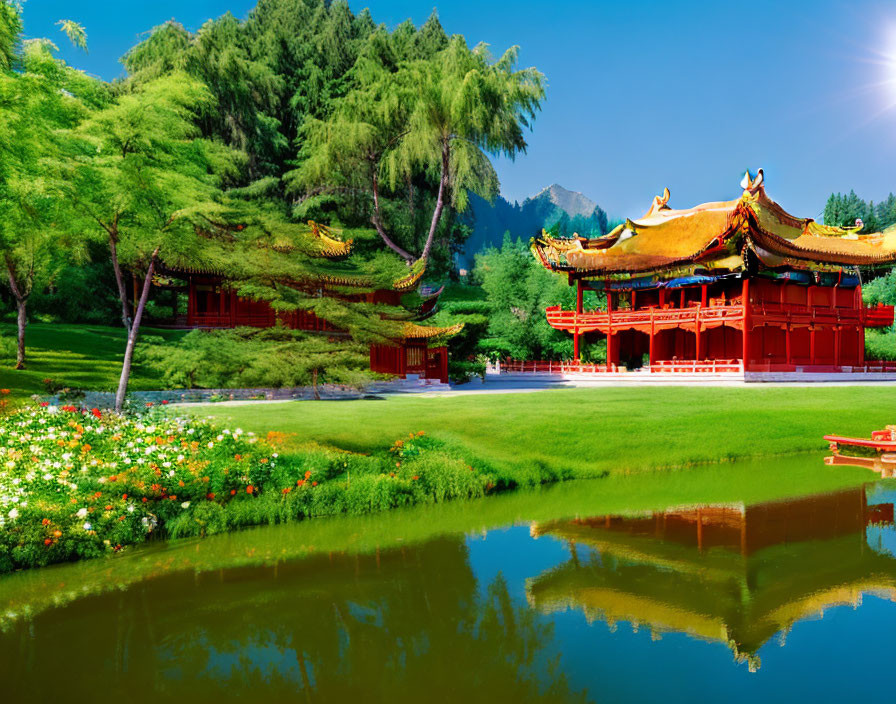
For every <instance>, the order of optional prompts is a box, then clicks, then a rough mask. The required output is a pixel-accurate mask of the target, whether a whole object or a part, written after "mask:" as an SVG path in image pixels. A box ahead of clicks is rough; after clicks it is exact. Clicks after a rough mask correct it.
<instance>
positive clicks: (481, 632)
mask: <svg viewBox="0 0 896 704" xmlns="http://www.w3.org/2000/svg"><path fill="white" fill-rule="evenodd" d="M15 638H17V639H18V642H14V639H15ZM5 640H6V644H5V646H4V650H5V651H6V652H7V653H9V654H10V657H9V659H8V660H7V662H6V664H5V665H4V666H3V668H6V667H9V668H11V670H10V673H8V674H11V672H14V671H18V672H19V677H18V678H5V682H7V683H10V682H11V683H12V684H11V685H9V684H8V685H6V686H5V689H7V691H8V692H9V691H10V687H11V692H10V694H9V696H10V697H11V699H10V701H15V700H16V696H15V695H17V694H19V695H20V696H21V697H22V699H25V696H24V693H25V692H28V693H29V694H30V695H31V696H32V697H34V695H35V693H39V696H37V697H34V698H37V699H41V698H43V699H47V700H54V699H59V700H63V699H66V698H69V699H70V698H71V693H72V692H77V691H90V689H92V687H91V683H92V682H102V683H103V687H104V688H105V691H107V692H108V691H111V692H118V693H119V694H122V695H125V696H126V699H125V700H126V701H131V702H140V701H150V700H152V701H157V700H158V698H159V697H162V698H164V699H165V700H167V701H172V700H173V701H181V700H183V701H190V702H202V701H216V702H221V701H229V700H233V699H242V700H245V701H275V702H276V701H297V702H302V701H362V702H367V701H385V700H389V701H395V702H400V701H415V702H416V701H452V702H455V701H461V702H463V701H464V700H466V701H498V700H501V701H538V702H554V701H557V702H559V701H564V702H565V701H570V700H576V698H577V696H576V695H574V694H573V693H572V692H570V690H569V687H568V684H567V682H566V681H565V680H564V678H563V677H562V675H560V674H559V673H558V671H557V670H558V668H557V667H556V665H557V663H556V660H555V659H554V657H553V656H552V653H553V649H552V645H553V633H552V627H551V625H550V624H548V623H546V622H545V621H544V619H543V618H542V617H539V616H538V615H537V614H535V613H533V612H531V611H530V610H529V609H528V608H526V607H525V606H524V605H520V604H518V603H515V602H514V601H513V600H512V598H511V597H510V595H509V593H508V590H507V585H506V583H505V582H504V580H503V578H501V577H498V578H497V579H495V580H494V581H493V582H492V583H491V584H490V585H488V586H487V588H486V589H485V590H480V589H479V588H478V585H477V583H476V580H475V578H474V576H473V574H472V572H471V570H470V567H469V565H468V563H467V553H466V548H465V545H464V542H463V540H462V539H443V540H438V541H434V542H431V543H428V544H426V545H424V546H420V547H414V548H408V549H404V550H395V551H390V552H383V553H381V554H377V555H370V556H363V557H362V556H345V555H335V554H334V555H329V556H319V557H316V558H313V559H309V560H302V561H296V562H290V563H283V564H279V565H277V566H273V567H253V568H248V567H247V568H241V569H235V570H229V571H221V572H215V573H202V574H197V575H195V576H194V575H174V576H172V577H170V578H166V579H163V580H158V581H155V582H151V583H146V584H143V585H140V586H138V587H136V588H133V589H130V590H127V591H124V592H122V593H120V594H118V595H116V596H114V597H109V596H106V597H97V598H89V599H83V600H80V601H78V602H75V603H74V604H72V605H71V606H70V607H68V608H65V609H59V610H56V611H53V610H50V611H47V612H45V613H43V614H41V615H40V616H38V617H37V618H36V619H34V620H33V621H32V622H31V623H23V624H18V625H17V626H16V630H15V633H14V634H10V637H9V638H6V639H5ZM14 650H17V651H18V655H15V654H13V651H14ZM51 672H52V673H56V674H55V675H54V676H50V673H51ZM22 675H24V677H23V676H22ZM94 687H95V685H94ZM110 688H111V690H110Z"/></svg>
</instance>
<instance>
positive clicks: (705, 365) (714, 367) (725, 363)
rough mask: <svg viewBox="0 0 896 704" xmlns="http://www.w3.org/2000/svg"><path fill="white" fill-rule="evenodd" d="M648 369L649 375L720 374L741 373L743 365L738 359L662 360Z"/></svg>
mask: <svg viewBox="0 0 896 704" xmlns="http://www.w3.org/2000/svg"><path fill="white" fill-rule="evenodd" d="M648 369H649V371H650V373H651V374H658V373H659V374H682V373H684V374H697V373H699V374H722V373H731V372H735V373H740V372H743V370H744V364H743V362H742V361H741V360H739V359H704V360H696V359H687V360H675V361H670V360H663V361H659V362H657V363H656V364H651V365H650V366H649V367H648Z"/></svg>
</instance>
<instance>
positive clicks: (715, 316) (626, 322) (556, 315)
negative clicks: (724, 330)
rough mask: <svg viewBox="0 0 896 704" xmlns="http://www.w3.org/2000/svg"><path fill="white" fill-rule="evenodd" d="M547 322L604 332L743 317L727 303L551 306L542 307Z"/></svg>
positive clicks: (711, 323)
mask: <svg viewBox="0 0 896 704" xmlns="http://www.w3.org/2000/svg"><path fill="white" fill-rule="evenodd" d="M545 313H546V315H547V319H548V324H549V325H550V326H551V327H552V328H556V329H557V330H566V331H567V332H575V331H576V329H577V328H578V331H579V332H592V331H595V330H599V331H601V332H606V331H607V330H609V329H610V326H611V325H612V327H613V328H614V329H615V330H624V329H627V328H640V329H642V330H644V331H648V330H650V328H651V327H655V328H660V329H662V328H665V327H694V326H696V325H697V323H698V321H699V322H700V324H701V325H704V326H708V327H714V326H715V325H719V324H722V323H731V324H735V323H739V322H741V321H742V320H743V316H744V308H743V306H740V305H736V306H735V305H731V306H713V307H706V308H704V307H703V306H693V307H690V308H645V309H642V310H614V311H613V312H612V313H608V312H607V311H592V312H588V313H576V312H575V311H574V310H562V309H561V308H560V307H559V306H553V307H551V308H547V309H546V310H545Z"/></svg>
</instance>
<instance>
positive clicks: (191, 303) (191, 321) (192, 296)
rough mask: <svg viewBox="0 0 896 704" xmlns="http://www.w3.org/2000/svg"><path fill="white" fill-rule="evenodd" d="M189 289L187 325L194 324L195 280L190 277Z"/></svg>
mask: <svg viewBox="0 0 896 704" xmlns="http://www.w3.org/2000/svg"><path fill="white" fill-rule="evenodd" d="M189 286H190V290H189V293H188V294H187V325H189V326H193V325H195V324H196V282H195V281H193V277H192V276H191V277H190V284H189Z"/></svg>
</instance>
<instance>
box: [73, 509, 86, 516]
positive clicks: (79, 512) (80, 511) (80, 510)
mask: <svg viewBox="0 0 896 704" xmlns="http://www.w3.org/2000/svg"><path fill="white" fill-rule="evenodd" d="M75 515H76V516H77V517H78V518H87V509H86V508H80V509H78V512H77V513H76V514H75Z"/></svg>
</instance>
